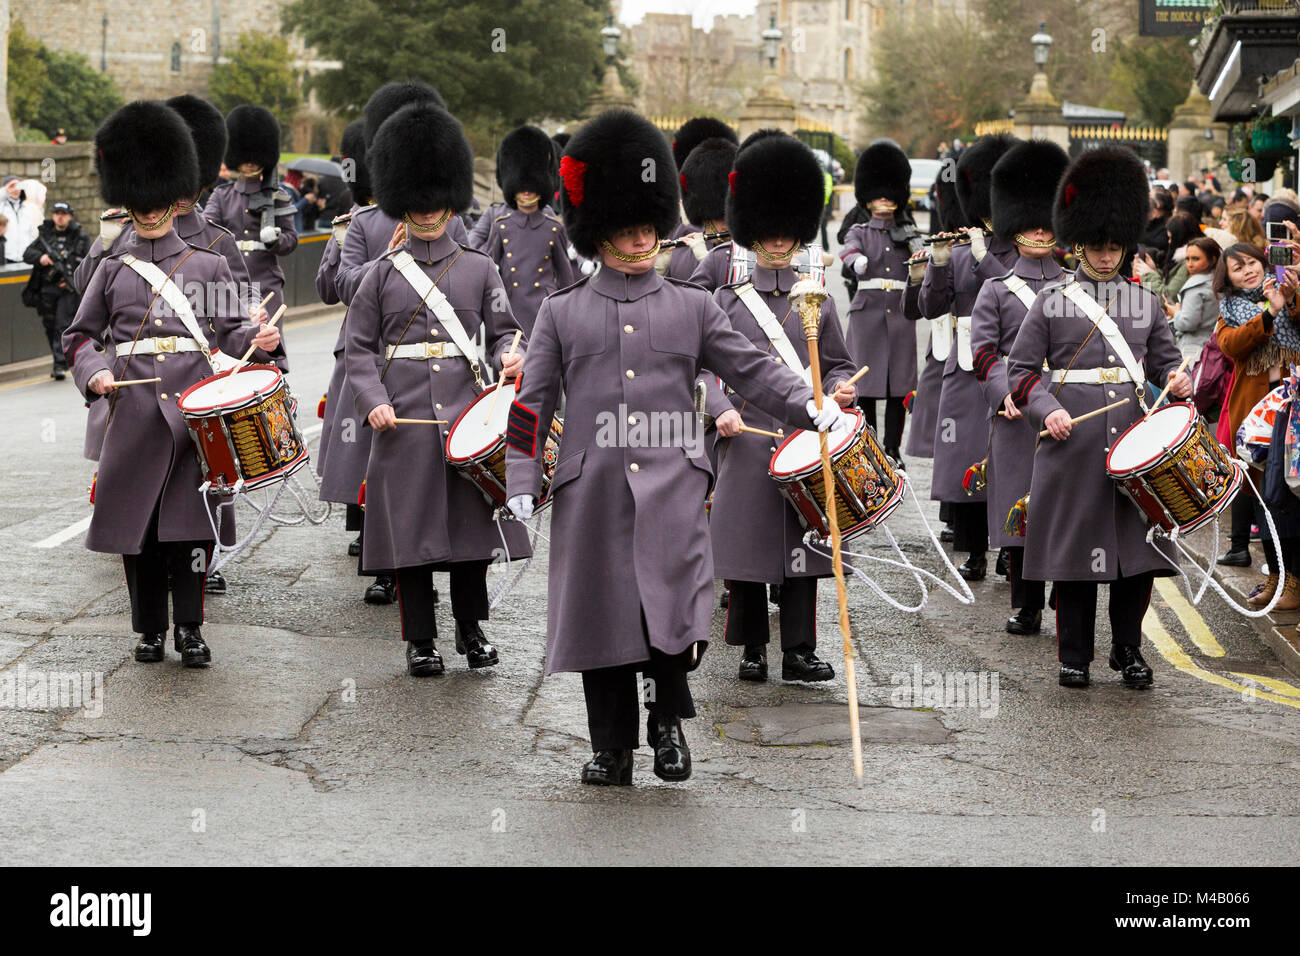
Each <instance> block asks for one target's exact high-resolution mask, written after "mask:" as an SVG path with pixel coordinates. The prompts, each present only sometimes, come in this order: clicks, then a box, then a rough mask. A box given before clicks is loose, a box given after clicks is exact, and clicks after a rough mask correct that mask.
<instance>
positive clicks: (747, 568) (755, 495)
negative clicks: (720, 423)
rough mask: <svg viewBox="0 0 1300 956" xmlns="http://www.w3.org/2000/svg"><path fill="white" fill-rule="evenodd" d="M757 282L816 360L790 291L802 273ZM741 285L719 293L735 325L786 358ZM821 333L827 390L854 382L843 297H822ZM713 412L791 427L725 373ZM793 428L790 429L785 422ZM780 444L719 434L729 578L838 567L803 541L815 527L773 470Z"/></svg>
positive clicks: (717, 508)
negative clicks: (729, 386)
mask: <svg viewBox="0 0 1300 956" xmlns="http://www.w3.org/2000/svg"><path fill="white" fill-rule="evenodd" d="M751 279H752V281H753V283H754V288H755V289H757V290H758V291H759V292H760V293H762V296H763V299H764V301H765V302H767V305H768V307H769V308H770V309H771V310H772V313H773V314H774V315H775V316H776V318H777V319H778V320H779V321H780V322H781V328H782V329H783V330H784V331H785V334H786V337H787V338H789V340H790V345H791V346H792V347H793V348H794V351H795V354H796V355H798V356H799V361H800V362H802V363H803V365H804V367H807V366H808V340H807V339H806V338H805V337H804V332H803V326H802V323H801V322H800V319H799V310H798V309H796V308H794V307H793V306H792V305H791V304H790V301H789V299H788V298H786V297H787V296H788V295H789V292H790V287H791V286H793V285H794V283H795V280H796V279H798V276H797V275H795V271H794V270H793V269H790V268H786V269H781V270H780V271H773V270H772V269H764V268H761V267H760V268H757V269H755V270H754V274H753V276H752V277H751ZM738 287H739V286H735V285H727V286H723V287H722V288H721V289H719V290H718V291H717V292H716V293H715V294H714V300H715V301H716V302H717V303H718V305H720V306H722V310H723V311H724V312H726V313H727V318H729V319H730V320H731V325H732V328H734V329H735V330H736V331H738V332H739V333H740V334H741V335H743V336H745V338H747V339H749V341H750V342H752V343H753V344H754V346H755V347H756V348H759V349H762V350H763V352H764V353H766V354H767V355H769V356H771V357H772V358H773V359H775V360H776V361H777V362H780V361H781V360H780V357H779V356H778V355H777V353H776V350H775V349H774V348H773V347H772V341H771V339H769V338H768V337H767V335H766V334H765V333H764V332H763V330H762V328H761V327H760V326H759V324H758V320H756V319H755V318H754V316H753V313H751V312H750V311H749V308H748V307H747V306H746V305H745V303H744V302H743V301H741V299H740V297H739V296H738V295H737V294H736V289H737V288H738ZM818 328H819V329H820V332H819V335H820V339H819V340H818V343H817V349H818V357H819V359H820V362H821V373H822V391H823V393H830V392H832V391H834V389H835V385H836V384H837V383H838V382H846V381H848V380H849V379H850V378H852V377H853V373H854V371H855V369H854V367H853V359H852V358H850V357H849V349H848V346H847V345H845V343H844V332H843V331H842V329H841V327H840V318H839V315H838V314H837V313H836V311H835V300H834V299H832V298H830V297H828V298H827V299H826V301H825V302H823V303H822V312H821V324H820V325H819V326H818ZM708 385H709V402H708V406H707V411H708V412H709V414H711V415H712V416H713V417H714V418H717V417H718V416H719V415H721V414H722V413H723V412H726V411H728V410H730V409H732V408H734V409H735V410H736V411H738V412H740V414H741V417H742V418H743V419H744V421H745V424H746V425H749V426H751V427H754V428H762V429H764V430H766V431H777V430H778V429H782V428H785V422H784V418H782V419H777V418H774V417H773V416H771V415H769V414H767V413H765V412H763V411H762V410H761V409H758V408H755V407H754V406H753V405H751V404H749V402H747V401H746V400H745V399H744V398H742V397H741V396H740V395H736V394H732V395H730V396H728V395H727V394H725V393H724V392H723V390H722V389H720V388H718V386H717V380H716V379H713V378H709V379H708ZM785 431H786V434H789V433H790V432H789V429H785ZM776 444H777V442H776V440H775V439H772V438H766V437H764V436H762V435H753V434H749V433H742V434H740V435H737V436H736V437H735V438H719V439H718V442H717V453H718V467H717V473H718V479H717V486H716V487H715V488H714V489H713V507H712V509H711V510H710V520H709V533H710V535H712V538H713V573H714V575H715V576H716V577H719V578H723V579H725V580H728V581H763V582H766V583H768V584H780V583H781V581H782V580H783V579H785V578H787V577H792V578H795V577H799V578H804V577H817V578H823V577H827V576H829V575H830V574H831V573H832V570H831V561H830V558H826V557H823V556H821V555H820V554H818V553H817V552H815V551H813V550H812V549H810V548H809V547H808V546H807V545H805V544H804V543H803V536H804V532H805V531H806V530H807V529H805V528H804V527H803V525H802V524H801V523H800V521H799V515H798V512H796V511H795V509H794V506H793V505H791V504H790V503H789V502H788V501H787V500H786V498H785V496H784V495H782V494H781V491H780V487H779V486H778V485H777V483H776V482H775V481H774V480H773V479H772V477H771V475H770V474H768V465H769V463H770V462H771V460H772V452H773V448H774V446H775V445H776Z"/></svg>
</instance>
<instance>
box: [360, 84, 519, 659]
mask: <svg viewBox="0 0 1300 956" xmlns="http://www.w3.org/2000/svg"><path fill="white" fill-rule="evenodd" d="M412 156H419V157H421V158H422V160H423V161H422V162H420V163H412V162H411V160H410V157H412ZM366 161H367V163H368V165H369V171H370V181H371V187H372V189H373V190H374V194H375V200H376V202H377V203H378V204H379V208H380V209H381V210H382V211H383V214H384V215H385V216H388V217H391V219H392V220H393V221H396V222H401V223H402V224H403V225H404V227H405V230H399V232H398V235H396V236H394V238H393V240H392V247H391V248H390V249H389V252H388V254H386V255H384V256H382V257H380V259H379V261H378V262H376V263H375V265H374V266H373V267H372V268H370V269H369V270H367V271H366V274H365V278H364V279H362V280H361V285H360V287H359V288H358V289H357V291H356V294H355V295H354V296H353V297H352V302H351V305H350V307H349V309H348V321H347V345H346V347H345V357H344V361H345V362H346V364H347V379H348V385H349V386H350V387H351V388H352V390H353V391H354V392H355V399H354V404H355V409H356V413H357V414H358V415H359V416H361V418H362V419H363V420H365V421H366V422H367V423H368V424H369V425H370V427H371V428H373V429H374V430H375V435H374V439H373V441H371V443H370V460H369V463H368V464H367V467H366V533H365V537H364V540H363V542H362V560H363V561H364V563H365V566H366V567H381V568H394V569H396V570H395V576H396V582H397V598H398V604H399V605H400V608H401V621H402V639H403V640H404V641H405V642H406V665H407V673H409V674H410V675H411V676H412V677H425V676H428V675H433V674H441V673H443V671H444V669H445V665H444V663H443V660H442V655H441V654H440V653H439V652H438V649H437V646H436V644H435V641H436V639H437V637H438V626H437V622H436V620H435V617H434V598H433V572H435V571H447V572H449V573H450V578H451V613H452V618H453V619H454V620H455V624H456V651H457V653H460V654H463V655H465V658H466V662H467V663H468V665H469V667H470V668H480V667H490V666H492V665H494V664H496V663H497V661H498V656H497V651H496V648H495V647H493V646H492V645H491V644H490V643H489V642H488V640H487V636H486V635H485V634H484V633H483V628H482V626H481V624H480V622H481V621H486V620H487V619H488V612H489V607H488V594H487V568H488V565H489V564H490V563H491V562H492V560H493V558H494V557H498V556H499V557H502V558H504V559H505V560H516V559H518V558H526V557H529V556H530V555H531V553H532V552H531V551H530V550H529V547H528V538H527V535H526V533H525V531H526V529H525V528H524V527H523V526H521V525H518V524H515V523H513V522H507V523H506V524H505V525H504V527H502V526H500V525H498V524H497V523H495V522H494V521H493V518H492V512H491V508H490V507H489V505H488V504H487V502H486V501H485V500H484V498H483V496H482V495H481V494H480V492H479V491H478V489H477V488H476V487H475V486H474V485H472V484H471V483H470V482H468V481H466V480H465V479H463V478H461V477H460V476H459V475H457V474H456V472H455V470H454V469H453V468H452V467H451V466H450V465H448V463H447V461H446V458H445V456H444V452H443V449H444V443H445V440H446V434H447V429H446V428H445V427H442V426H439V425H433V424H405V423H399V422H398V421H397V419H398V417H402V418H415V419H424V420H426V421H428V420H442V421H454V420H455V419H456V417H457V416H458V415H459V414H460V413H461V412H462V411H463V410H464V409H465V407H466V406H467V405H469V403H470V402H471V401H472V400H473V399H474V398H476V397H477V396H478V395H479V394H480V393H481V392H482V390H483V387H484V382H483V375H484V369H483V359H482V358H481V357H480V355H479V351H478V345H477V344H476V341H477V339H478V338H479V336H480V335H481V336H482V337H483V341H484V342H486V345H487V350H488V355H489V356H490V357H491V361H492V363H493V365H494V366H496V367H497V368H498V369H499V370H500V374H501V378H502V380H503V381H504V380H507V379H511V378H514V377H515V376H516V375H517V374H518V373H519V368H520V366H521V365H522V364H523V344H521V345H520V347H519V350H518V351H517V352H515V353H514V354H511V355H509V356H507V354H506V353H507V352H508V351H509V350H510V346H511V344H512V341H513V339H514V333H515V332H516V331H519V324H518V323H517V322H516V321H515V318H514V315H513V314H512V313H511V311H510V305H509V302H508V301H507V300H506V298H505V295H504V289H503V288H502V285H501V276H500V275H499V274H498V273H497V270H496V267H495V266H494V265H493V263H492V260H491V259H489V258H488V257H487V256H485V255H484V254H483V253H481V252H476V251H474V250H471V249H466V248H465V247H463V246H461V245H460V244H459V243H457V242H456V241H455V240H453V239H452V238H451V235H450V234H449V231H448V228H447V224H448V222H449V221H450V220H452V219H453V217H454V215H455V211H456V210H457V209H465V208H467V207H468V206H469V203H470V200H471V198H472V197H473V189H474V168H473V167H474V160H473V156H472V154H471V153H470V147H469V142H468V141H467V140H466V139H465V134H464V132H463V131H462V130H461V126H460V123H458V122H457V121H456V119H455V118H454V117H452V116H451V114H449V113H448V112H447V111H446V110H444V109H442V108H441V107H438V106H435V105H434V104H433V103H431V102H421V103H413V104H411V105H408V106H405V107H403V108H402V109H400V110H398V111H397V112H396V113H394V114H393V115H392V116H391V117H389V118H388V119H387V120H385V122H384V124H383V125H382V126H381V127H380V128H379V130H378V131H377V132H376V134H375V137H374V139H373V140H372V141H371V144H370V149H369V150H368V152H367V154H366ZM353 228H355V226H354V227H353ZM403 231H405V232H406V233H407V235H406V236H403V235H402V232H403ZM348 235H349V236H351V235H352V232H351V230H349V233H348ZM439 303H441V306H440V305H439ZM503 547H504V549H505V553H504V554H502V548H503Z"/></svg>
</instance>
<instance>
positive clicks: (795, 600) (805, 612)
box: [723, 578, 817, 651]
mask: <svg viewBox="0 0 1300 956" xmlns="http://www.w3.org/2000/svg"><path fill="white" fill-rule="evenodd" d="M728 584H729V585H730V586H731V597H729V598H728V599H727V623H726V625H725V627H724V628H723V639H724V640H725V641H726V642H727V643H728V644H731V645H732V646H735V647H756V646H761V645H764V644H767V643H768V642H769V641H771V639H772V636H771V630H770V628H769V626H768V614H767V585H766V584H763V583H762V582H759V581H729V582H728ZM780 587H781V594H780V598H779V600H778V604H777V606H778V607H779V608H780V612H781V650H783V651H811V650H816V648H817V579H816V578H785V579H784V580H783V581H782V582H781V585H780Z"/></svg>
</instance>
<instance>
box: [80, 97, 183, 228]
mask: <svg viewBox="0 0 1300 956" xmlns="http://www.w3.org/2000/svg"><path fill="white" fill-rule="evenodd" d="M95 172H96V173H97V174H98V175H99V192H100V195H101V196H103V197H104V202H106V203H108V204H109V205H110V206H122V207H123V208H126V209H138V210H141V211H143V212H148V211H152V210H155V209H165V208H166V207H168V206H170V205H171V204H172V203H174V202H175V201H176V200H178V199H188V198H189V197H191V196H193V195H194V194H195V193H196V192H198V191H199V160H198V154H197V153H196V151H195V149H194V137H193V136H191V135H190V131H189V127H187V126H186V125H185V120H183V119H182V118H181V116H180V114H179V113H177V112H176V111H175V110H173V109H169V108H168V107H167V106H165V105H163V104H162V103H160V102H158V101H157V100H136V101H135V102H133V103H127V104H126V105H125V106H123V107H121V108H120V109H118V110H117V111H116V112H114V113H113V114H112V115H111V116H109V118H108V119H106V120H104V123H103V125H102V126H100V127H99V129H98V130H96V131H95Z"/></svg>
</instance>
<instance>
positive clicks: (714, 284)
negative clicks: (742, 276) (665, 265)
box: [669, 241, 731, 292]
mask: <svg viewBox="0 0 1300 956" xmlns="http://www.w3.org/2000/svg"><path fill="white" fill-rule="evenodd" d="M677 251H678V252H680V251H681V250H680V249H679V250H677ZM691 258H692V259H694V258H695V257H694V256H691ZM669 267H670V268H671V263H670V266H669ZM730 272H731V242H730V241H727V242H720V243H718V244H717V245H716V246H714V247H713V248H712V249H710V250H709V254H708V255H707V256H705V257H704V258H703V259H702V260H700V261H699V262H697V263H696V264H695V269H694V270H693V271H692V272H691V275H690V280H689V281H691V282H694V283H695V284H696V285H698V286H701V287H703V288H704V289H707V290H708V291H709V292H717V291H718V290H719V289H720V288H722V287H723V286H724V285H726V284H727V276H728V273H730Z"/></svg>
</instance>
